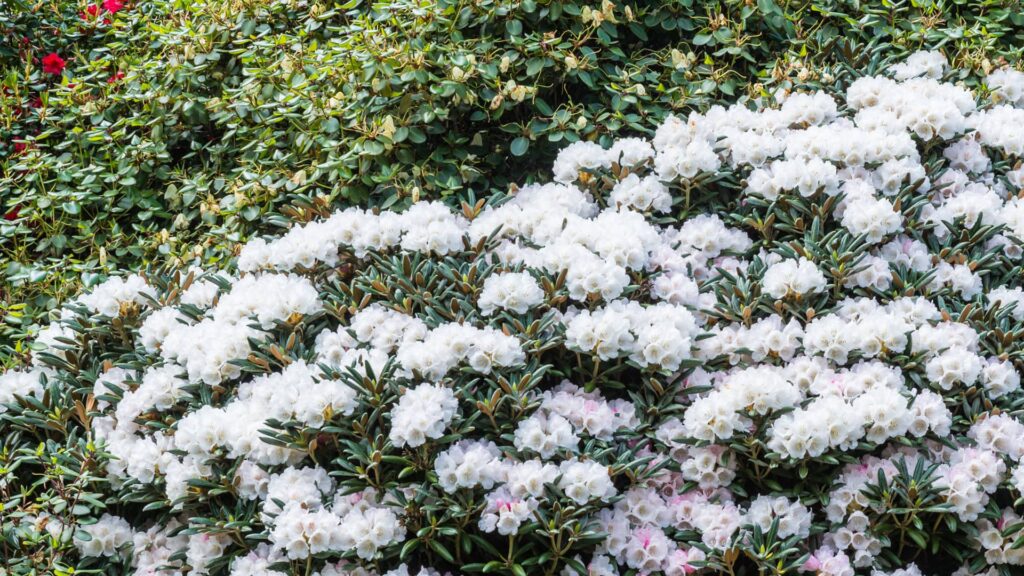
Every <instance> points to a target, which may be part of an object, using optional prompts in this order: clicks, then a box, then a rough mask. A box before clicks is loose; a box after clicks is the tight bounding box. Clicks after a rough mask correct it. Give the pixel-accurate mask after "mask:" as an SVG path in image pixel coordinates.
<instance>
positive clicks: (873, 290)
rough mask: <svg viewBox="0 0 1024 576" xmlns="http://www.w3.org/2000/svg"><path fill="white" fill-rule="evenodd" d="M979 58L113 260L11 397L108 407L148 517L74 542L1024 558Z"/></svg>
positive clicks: (1012, 139) (250, 566)
mask: <svg viewBox="0 0 1024 576" xmlns="http://www.w3.org/2000/svg"><path fill="white" fill-rule="evenodd" d="M945 72H946V63H945V60H944V58H943V57H942V56H941V55H940V54H937V53H926V54H917V55H914V56H913V57H911V58H910V59H909V60H908V61H907V62H906V63H904V64H901V65H899V66H896V67H895V68H894V69H893V70H892V73H891V75H890V76H874V77H864V78H861V79H858V80H856V81H855V82H853V83H852V85H850V87H849V89H848V90H847V92H846V94H845V101H844V102H840V101H838V100H837V96H838V95H829V94H825V93H795V94H788V95H786V94H779V95H778V96H777V97H776V98H775V99H774V100H772V101H758V102H754V103H746V104H744V105H736V106H733V107H729V108H722V107H716V108H712V109H711V110H708V111H707V112H706V113H704V114H697V113H694V114H691V115H690V117H689V118H687V119H681V118H671V119H669V120H668V121H666V122H665V123H664V124H663V125H662V126H660V127H659V128H658V130H657V132H656V134H655V136H654V138H653V139H652V140H651V141H646V140H643V139H636V138H630V139H624V140H620V141H618V142H616V143H615V145H614V146H612V147H610V148H604V147H602V146H599V145H597V144H595V143H592V142H577V143H575V144H572V145H570V146H568V147H566V148H565V149H564V150H563V151H562V152H561V153H560V154H559V156H558V158H557V160H556V161H555V165H554V180H555V183H552V184H543V185H541V184H535V185H530V186H526V187H524V188H522V189H518V190H514V191H513V192H512V193H510V195H509V196H508V197H507V198H504V197H503V198H494V199H492V200H491V201H490V202H489V203H480V204H477V205H476V206H471V205H469V204H464V205H463V206H461V207H460V209H458V210H452V209H450V208H449V207H447V206H446V205H445V204H443V203H440V202H419V203H416V204H414V205H413V206H412V207H411V208H410V209H408V210H405V211H401V212H391V211H386V210H361V209H354V208H353V209H347V210H343V211H341V212H338V213H336V214H335V215H333V216H330V217H328V218H325V219H323V220H317V221H313V222H310V223H307V224H305V225H302V226H296V227H295V228H293V229H291V230H290V231H288V232H287V233H286V234H284V235H282V236H280V237H277V238H265V239H258V240H254V241H252V242H249V243H248V244H247V245H245V247H244V248H243V249H242V250H241V253H240V255H239V256H238V258H237V269H231V268H227V269H224V270H201V269H198V268H197V269H191V270H188V271H183V272H176V273H173V274H170V275H156V274H153V275H147V276H145V277H143V276H131V277H127V278H124V279H114V280H111V281H109V282H107V283H105V284H103V285H101V286H100V287H98V288H97V289H95V290H93V291H92V292H91V293H89V294H87V295H84V296H82V297H80V298H79V299H78V300H77V301H75V302H73V303H71V304H69V305H68V306H67V307H66V309H65V310H64V311H63V313H62V315H61V318H60V320H59V321H57V322H55V323H54V324H53V325H52V327H50V328H48V329H47V330H46V331H45V332H44V333H43V334H41V335H40V336H39V338H38V339H37V341H36V343H35V350H36V352H35V355H34V358H33V362H32V365H31V366H29V367H27V368H26V369H24V370H17V371H11V372H8V373H6V374H4V375H3V376H0V394H2V396H0V399H2V400H3V401H4V404H5V409H6V412H4V413H3V416H2V417H3V418H5V419H6V420H7V421H12V422H14V421H17V418H22V419H25V418H36V419H38V418H39V417H38V416H36V414H64V413H70V414H78V415H79V416H80V422H81V423H83V425H85V423H88V424H87V429H86V430H85V432H84V434H86V435H87V436H88V439H89V441H90V442H92V443H93V445H94V446H95V448H93V449H92V450H93V456H91V460H90V463H88V464H87V466H95V467H99V473H100V474H101V476H102V477H103V478H102V481H103V482H105V484H104V486H105V488H104V489H105V490H108V491H109V492H110V495H111V497H112V498H111V502H116V504H114V505H113V506H112V508H114V511H116V512H119V513H120V514H121V515H122V516H123V517H118V516H115V515H114V514H113V512H111V513H110V514H109V515H106V516H103V517H102V518H100V519H98V520H97V521H96V522H95V523H92V524H86V523H85V522H83V523H82V525H80V526H78V527H77V528H75V543H76V545H77V546H78V548H79V550H80V551H81V555H82V556H83V558H94V557H99V556H103V557H108V558H113V557H117V558H121V559H123V560H124V561H125V562H127V563H129V564H131V565H132V566H134V569H135V570H136V573H137V574H152V573H160V574H164V573H166V574H171V573H178V572H174V571H175V570H177V571H184V570H188V573H190V574H191V573H196V574H204V573H210V574H213V573H230V574H274V575H276V574H286V573H294V572H295V571H296V570H299V569H300V568H299V567H300V566H301V567H302V569H304V570H305V571H306V573H312V571H314V570H317V571H319V573H320V574H322V575H329V574H350V575H355V574H360V575H365V574H408V573H416V571H417V570H419V573H420V574H423V573H426V574H430V575H432V574H435V573H438V574H439V573H448V572H453V571H455V570H461V571H464V572H466V573H473V572H491V571H497V572H501V573H507V574H518V575H519V576H522V574H523V573H526V572H528V571H529V572H531V573H532V572H537V573H539V572H541V571H543V572H544V573H547V574H553V573H555V572H559V573H565V574H576V573H582V574H594V575H597V574H600V575H606V574H607V575H614V574H620V573H621V574H626V573H636V574H653V573H665V574H669V575H680V576H681V575H685V574H693V573H695V572H707V573H713V572H715V571H725V572H729V573H738V571H739V570H741V569H746V568H743V566H744V565H747V566H750V565H753V566H755V567H756V568H758V569H761V570H762V571H777V572H780V573H781V572H786V573H792V572H804V573H810V574H821V575H835V576H840V575H842V576H852V575H853V574H855V573H858V572H857V571H861V572H863V573H867V572H866V571H869V570H870V571H874V573H877V574H917V573H919V568H918V566H916V565H913V564H910V563H909V562H908V559H909V558H917V559H918V560H919V561H920V562H921V565H922V566H932V565H938V564H943V565H946V566H956V567H958V568H959V572H958V573H959V574H964V575H969V574H980V573H986V572H985V571H989V572H988V573H989V574H996V573H998V570H1000V569H1002V568H1006V567H1008V566H1018V565H1020V564H1021V562H1024V555H1022V554H1021V553H1020V552H1019V550H1020V547H1019V546H1018V545H1017V544H1016V542H1018V540H1017V538H1018V537H1017V536H1016V534H1017V532H1019V531H1020V530H1021V529H1022V528H1024V522H1022V521H1021V519H1020V517H1021V514H1020V511H1019V509H1015V508H1014V502H1015V501H1020V498H1021V497H1022V496H1024V494H1022V492H1021V490H1022V488H1024V471H1022V470H1024V465H1022V464H1021V458H1022V457H1024V422H1022V421H1021V420H1020V410H1021V402H1022V396H1021V387H1020V376H1019V370H1020V369H1021V367H1022V366H1024V356H1022V354H1024V349H1022V347H1021V342H1024V340H1022V339H1021V338H1020V330H1019V321H1020V319H1021V318H1022V314H1024V311H1022V310H1021V304H1022V303H1024V292H1022V291H1021V288H1020V286H1019V285H1018V284H1019V280H1018V277H1019V270H1020V259H1021V258H1022V249H1021V247H1022V245H1024V204H1022V203H1021V201H1020V200H1019V199H1018V195H1019V194H1020V191H1021V185H1022V184H1024V177H1022V175H1021V172H1020V169H1018V168H1017V164H1018V160H1017V158H1016V156H1018V155H1020V154H1021V153H1024V139H1022V138H1024V137H1022V136H1021V134H1022V133H1024V132H1022V131H1021V128H1022V127H1024V109H1018V108H1016V107H1015V106H1016V105H1017V104H1022V105H1024V99H1022V97H1021V95H1020V93H1021V85H1022V84H1024V81H1022V80H1021V76H1020V75H1018V74H1017V73H1015V72H1010V71H1001V72H997V73H995V74H993V76H992V78H991V80H990V85H991V86H992V101H988V100H979V99H978V98H977V95H975V94H972V93H970V92H969V91H967V90H966V89H965V88H963V87H960V86H957V85H954V84H950V83H945V82H943V81H942V78H943V77H944V76H943V75H944V74H945ZM675 210H682V215H683V216H682V217H681V220H682V221H681V222H680V223H678V224H664V223H663V220H662V219H661V216H660V215H661V214H664V213H666V212H672V211H675ZM59 402H68V403H69V406H70V407H69V408H68V409H66V410H63V411H60V410H54V409H52V407H48V406H47V403H49V404H54V403H59ZM41 408H46V409H47V410H42V411H40V410H41ZM26 414H27V415H28V416H26ZM27 422H35V420H24V422H22V425H23V426H27V425H28V424H26V423H27ZM65 424H67V421H65ZM67 425H69V424H67ZM138 502H145V503H146V504H147V506H146V511H148V510H159V511H160V514H159V515H154V514H147V513H146V511H141V512H140V511H139V510H137V507H135V506H134V503H138ZM88 562H98V560H96V561H90V560H87V561H86V564H85V565H90V564H88ZM91 565H98V564H91ZM423 566H429V567H423Z"/></svg>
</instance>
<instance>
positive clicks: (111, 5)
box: [103, 0, 124, 14]
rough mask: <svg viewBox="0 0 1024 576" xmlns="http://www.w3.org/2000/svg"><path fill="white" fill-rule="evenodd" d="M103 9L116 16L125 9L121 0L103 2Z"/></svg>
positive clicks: (105, 0) (104, 0)
mask: <svg viewBox="0 0 1024 576" xmlns="http://www.w3.org/2000/svg"><path fill="white" fill-rule="evenodd" d="M103 7H104V8H105V9H106V10H107V12H110V13H111V14H114V13H115V12H117V11H118V10H120V9H122V8H124V2H121V0H103Z"/></svg>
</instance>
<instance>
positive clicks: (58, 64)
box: [43, 52, 67, 75]
mask: <svg viewBox="0 0 1024 576" xmlns="http://www.w3.org/2000/svg"><path fill="white" fill-rule="evenodd" d="M66 65H67V62H65V61H64V59H63V58H61V57H60V56H59V55H58V54H57V53H56V52H50V53H49V54H47V55H46V56H43V72H45V73H47V74H53V75H57V74H60V73H61V72H63V71H64V66H66Z"/></svg>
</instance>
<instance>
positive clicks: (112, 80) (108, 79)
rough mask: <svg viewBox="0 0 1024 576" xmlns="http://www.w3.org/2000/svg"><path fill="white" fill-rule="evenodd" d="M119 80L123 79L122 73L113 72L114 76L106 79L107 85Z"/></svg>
mask: <svg viewBox="0 0 1024 576" xmlns="http://www.w3.org/2000/svg"><path fill="white" fill-rule="evenodd" d="M121 78H124V72H114V74H113V75H112V76H111V77H110V78H107V84H113V83H114V82H117V81H118V80H120V79H121Z"/></svg>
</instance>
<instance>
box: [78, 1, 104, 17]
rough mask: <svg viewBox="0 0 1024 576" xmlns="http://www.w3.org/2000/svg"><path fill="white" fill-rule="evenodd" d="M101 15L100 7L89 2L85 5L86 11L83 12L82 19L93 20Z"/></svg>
mask: <svg viewBox="0 0 1024 576" xmlns="http://www.w3.org/2000/svg"><path fill="white" fill-rule="evenodd" d="M99 15H100V7H99V6H97V5H96V4H89V5H88V6H86V7H85V12H82V14H81V16H82V20H92V19H93V18H96V17H97V16H99Z"/></svg>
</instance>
